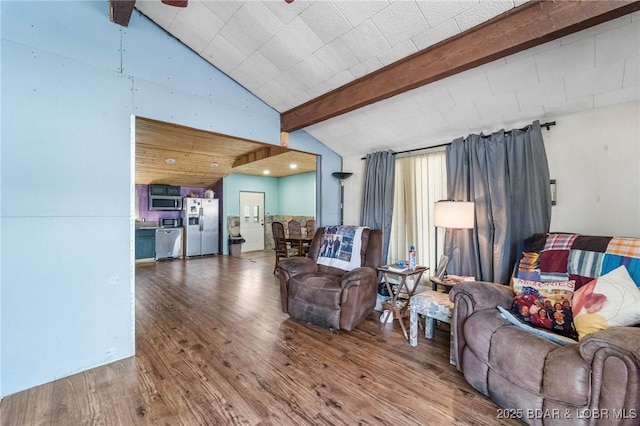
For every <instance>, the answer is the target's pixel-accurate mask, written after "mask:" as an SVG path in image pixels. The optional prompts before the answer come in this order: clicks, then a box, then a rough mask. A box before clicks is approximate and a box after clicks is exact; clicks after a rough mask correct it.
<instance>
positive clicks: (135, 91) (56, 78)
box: [0, 0, 340, 396]
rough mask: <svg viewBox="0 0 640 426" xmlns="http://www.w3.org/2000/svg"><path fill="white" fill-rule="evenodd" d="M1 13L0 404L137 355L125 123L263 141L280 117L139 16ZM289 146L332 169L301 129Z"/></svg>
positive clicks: (328, 155) (3, 6)
mask: <svg viewBox="0 0 640 426" xmlns="http://www.w3.org/2000/svg"><path fill="white" fill-rule="evenodd" d="M0 10H1V12H0V14H1V19H2V21H1V26H2V46H1V55H2V58H1V63H2V82H1V84H2V86H1V90H2V105H3V106H4V108H3V109H2V116H1V117H2V126H1V139H0V152H1V155H2V157H1V158H0V161H1V170H0V183H1V192H0V207H1V211H0V236H1V238H2V240H1V247H0V250H1V253H2V256H1V259H0V262H1V264H0V274H1V279H0V303H1V305H0V314H1V322H0V325H1V329H0V337H1V340H0V361H1V364H0V378H1V383H0V396H4V395H8V394H11V393H14V392H17V391H20V390H23V389H26V388H29V387H32V386H35V385H38V384H41V383H45V382H48V381H51V380H54V379H57V378H60V377H64V376H67V375H70V374H73V373H76V372H79V371H83V370H86V369H89V368H92V367H95V366H99V365H102V364H105V363H108V362H111V361H114V360H117V359H121V358H125V357H129V356H131V355H132V354H133V353H134V350H135V335H134V306H135V298H134V278H133V272H134V261H133V192H134V182H133V176H134V175H133V173H132V168H133V165H132V163H133V160H134V153H133V151H132V143H131V127H130V123H131V116H132V115H138V116H143V117H149V118H153V119H158V120H164V121H168V122H172V123H177V124H181V125H186V126H192V127H195V128H199V129H204V130H213V131H216V132H219V133H226V134H230V135H233V136H238V137H243V138H248V139H254V140H258V141H262V142H266V143H271V144H279V142H280V119H279V114H278V113H277V112H276V111H274V110H273V109H271V108H270V107H269V106H267V105H266V104H264V103H263V102H261V101H260V100H258V99H257V98H256V97H255V96H253V95H252V94H251V93H249V92H247V91H246V90H245V89H244V88H242V87H241V86H239V85H238V84H236V83H235V82H234V81H232V80H231V79H229V78H228V77H227V76H225V75H224V74H223V73H221V72H220V71H218V70H217V69H216V68H214V67H213V66H211V65H210V64H208V63H207V62H205V61H204V60H203V59H202V58H200V57H199V56H197V55H196V54H195V53H194V52H192V51H191V50H190V49H188V48H186V47H184V46H183V45H182V44H181V43H180V42H178V41H177V40H176V39H174V38H173V37H171V36H168V35H167V34H166V33H165V32H164V31H163V30H162V29H160V28H159V27H157V26H156V25H155V24H154V23H152V22H151V21H149V20H148V19H147V18H145V17H144V16H141V15H140V14H139V13H136V12H134V13H133V15H132V17H131V22H130V24H129V27H128V28H122V27H120V26H118V25H116V24H113V23H111V22H109V2H108V1H106V0H104V1H74V2H49V1H41V2H37V1H29V2H25V1H2V2H0ZM8 105H9V106H10V108H7V106H8ZM290 143H291V146H292V148H296V149H304V150H305V151H308V152H311V153H315V154H321V155H323V158H325V159H326V160H327V164H329V165H330V166H329V167H330V168H328V169H327V173H328V174H329V175H330V172H331V171H334V169H333V166H334V165H335V164H336V163H337V164H339V161H340V158H339V157H338V156H337V155H336V154H335V153H333V152H332V151H331V150H329V149H328V148H326V147H325V146H324V145H322V144H320V143H319V142H318V141H317V140H315V139H314V138H312V137H311V136H309V135H307V134H306V133H304V132H296V133H295V134H293V135H292V136H291V138H290ZM323 164H324V163H323ZM321 172H322V170H321ZM329 187H330V186H329ZM335 192H336V191H333V192H331V193H330V195H331V197H333V196H334V193H335ZM322 195H323V196H324V194H322ZM322 211H323V212H324V213H325V214H326V215H327V216H330V215H336V214H338V213H337V212H338V211H339V210H338V208H337V207H336V206H335V205H334V204H332V203H327V204H326V205H323V206H322Z"/></svg>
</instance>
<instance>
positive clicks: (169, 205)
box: [149, 195, 182, 210]
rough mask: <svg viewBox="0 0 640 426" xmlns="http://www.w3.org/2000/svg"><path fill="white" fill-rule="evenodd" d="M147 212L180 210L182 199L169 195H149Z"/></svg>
mask: <svg viewBox="0 0 640 426" xmlns="http://www.w3.org/2000/svg"><path fill="white" fill-rule="evenodd" d="M149 210H182V198H181V197H176V196H171V195H149Z"/></svg>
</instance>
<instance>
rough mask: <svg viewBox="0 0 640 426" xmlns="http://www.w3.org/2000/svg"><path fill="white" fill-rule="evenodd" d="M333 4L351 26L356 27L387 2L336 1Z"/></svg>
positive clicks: (385, 5)
mask: <svg viewBox="0 0 640 426" xmlns="http://www.w3.org/2000/svg"><path fill="white" fill-rule="evenodd" d="M335 5H336V6H337V7H338V9H340V12H342V14H343V15H344V17H345V18H347V21H349V23H350V24H351V26H352V27H354V28H355V27H357V26H358V25H360V24H362V23H363V22H364V21H366V20H367V19H370V18H371V17H372V16H374V15H375V14H376V13H378V12H380V11H381V10H383V9H384V8H386V7H388V6H389V2H387V1H385V0H380V1H340V0H338V1H336V2H335Z"/></svg>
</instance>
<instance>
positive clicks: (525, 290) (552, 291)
mask: <svg viewBox="0 0 640 426" xmlns="http://www.w3.org/2000/svg"><path fill="white" fill-rule="evenodd" d="M512 282H513V292H514V293H515V299H514V301H513V306H512V307H511V313H512V314H513V315H514V316H515V317H517V318H518V319H519V320H520V321H523V322H525V323H527V324H529V325H531V326H532V327H535V328H541V329H545V330H549V331H551V332H553V333H556V334H559V335H561V336H565V337H568V338H570V339H574V340H578V333H577V332H576V328H575V326H574V324H573V311H572V309H571V305H572V300H573V292H574V290H575V284H576V283H575V281H571V280H569V281H554V282H538V281H527V280H523V279H521V278H514V279H513V281H512Z"/></svg>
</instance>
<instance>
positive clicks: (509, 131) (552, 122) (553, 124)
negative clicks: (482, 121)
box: [361, 121, 556, 160]
mask: <svg viewBox="0 0 640 426" xmlns="http://www.w3.org/2000/svg"><path fill="white" fill-rule="evenodd" d="M555 125H556V122H555V121H547V122H546V123H544V124H541V125H540V127H546V128H547V130H551V126H555ZM528 127H529V125H527V126H526V127H524V128H522V129H518V130H527V128H528ZM505 133H511V130H507V131H506V132H505ZM490 137H491V135H486V136H483V138H490ZM449 145H451V142H447V143H441V144H440V145H433V146H425V147H424V148H414V149H407V150H406V151H398V152H393V153H392V154H393V155H397V154H406V153H408V152H414V151H422V150H425V149H432V148H442V147H443V146H449ZM366 159H367V157H362V158H361V160H366Z"/></svg>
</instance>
